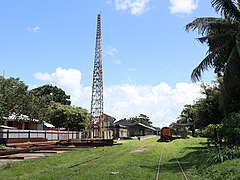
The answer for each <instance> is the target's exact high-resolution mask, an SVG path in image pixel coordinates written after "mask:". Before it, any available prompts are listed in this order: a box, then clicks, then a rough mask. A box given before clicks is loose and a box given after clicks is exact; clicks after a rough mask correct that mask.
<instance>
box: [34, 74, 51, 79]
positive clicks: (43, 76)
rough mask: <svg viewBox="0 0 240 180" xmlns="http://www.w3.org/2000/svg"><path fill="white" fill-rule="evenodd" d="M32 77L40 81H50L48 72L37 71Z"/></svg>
mask: <svg viewBox="0 0 240 180" xmlns="http://www.w3.org/2000/svg"><path fill="white" fill-rule="evenodd" d="M34 77H35V78H36V79H38V80H42V81H52V76H51V75H50V74H48V73H41V72H37V73H35V74H34Z"/></svg>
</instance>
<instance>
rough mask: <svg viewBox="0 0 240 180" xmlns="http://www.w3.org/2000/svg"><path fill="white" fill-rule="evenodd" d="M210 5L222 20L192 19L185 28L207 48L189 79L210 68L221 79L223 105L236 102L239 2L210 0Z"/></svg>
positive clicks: (239, 64)
mask: <svg viewBox="0 0 240 180" xmlns="http://www.w3.org/2000/svg"><path fill="white" fill-rule="evenodd" d="M211 4H212V7H213V8H214V9H215V10H216V12H217V13H220V15H221V16H222V18H216V17H203V18H196V19H195V20H194V21H192V22H191V23H189V24H187V25H186V27H185V28H186V31H189V30H193V31H195V30H197V31H198V33H199V34H200V35H201V37H199V38H197V39H198V40H199V42H201V43H203V44H204V43H206V44H207V45H208V47H209V49H208V51H207V55H206V57H205V58H204V59H203V60H202V61H201V62H200V64H199V65H198V66H197V67H196V68H195V69H194V70H193V71H192V74H191V80H192V81H193V82H196V81H200V80H201V76H202V73H203V72H204V71H205V70H207V69H208V68H213V69H214V72H215V73H216V74H217V76H218V77H223V81H222V84H221V86H222V88H221V93H222V99H223V104H224V106H226V104H228V105H229V104H232V103H233V101H236V102H237V103H240V97H238V96H239V92H240V0H212V1H211ZM238 108H239V107H238ZM238 110H239V109H238ZM232 111H234V110H233V109H232Z"/></svg>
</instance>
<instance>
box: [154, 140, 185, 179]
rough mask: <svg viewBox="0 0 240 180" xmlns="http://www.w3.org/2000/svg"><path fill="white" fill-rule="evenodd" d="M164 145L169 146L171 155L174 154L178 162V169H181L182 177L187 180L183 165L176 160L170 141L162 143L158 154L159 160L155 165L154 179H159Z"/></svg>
mask: <svg viewBox="0 0 240 180" xmlns="http://www.w3.org/2000/svg"><path fill="white" fill-rule="evenodd" d="M165 146H170V147H171V150H172V153H173V156H174V158H175V160H176V163H177V164H178V166H179V168H180V170H181V173H182V175H183V176H184V179H185V180H188V179H189V178H188V177H187V175H186V173H185V172H184V170H183V167H182V166H181V163H180V162H179V160H178V158H177V156H176V153H175V151H174V148H173V145H172V143H167V144H166V143H164V144H163V145H162V151H161V153H160V156H159V161H158V165H157V173H156V178H155V179H156V180H159V179H160V172H161V162H162V158H163V152H164V149H165Z"/></svg>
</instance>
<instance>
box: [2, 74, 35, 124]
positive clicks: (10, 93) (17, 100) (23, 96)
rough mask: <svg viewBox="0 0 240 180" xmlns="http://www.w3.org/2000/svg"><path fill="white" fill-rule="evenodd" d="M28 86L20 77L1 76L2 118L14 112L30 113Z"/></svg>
mask: <svg viewBox="0 0 240 180" xmlns="http://www.w3.org/2000/svg"><path fill="white" fill-rule="evenodd" d="M29 97H30V96H29V93H28V86H27V85H26V84H25V83H24V82H23V81H20V79H19V78H12V77H10V78H7V79H5V78H3V77H1V76H0V119H1V120H2V118H3V117H4V116H5V117H8V116H9V115H10V114H12V113H16V114H27V115H29V111H28V109H29V106H30V100H29Z"/></svg>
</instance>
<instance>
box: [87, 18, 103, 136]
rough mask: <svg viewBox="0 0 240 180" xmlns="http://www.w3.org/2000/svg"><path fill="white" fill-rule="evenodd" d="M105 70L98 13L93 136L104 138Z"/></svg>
mask: <svg viewBox="0 0 240 180" xmlns="http://www.w3.org/2000/svg"><path fill="white" fill-rule="evenodd" d="M102 75H103V72H102V33H101V14H98V15H97V32H96V46H95V58H94V69H93V84H92V100H91V119H90V128H91V138H96V137H98V138H103V136H104V135H103V133H104V113H103V76H102Z"/></svg>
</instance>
